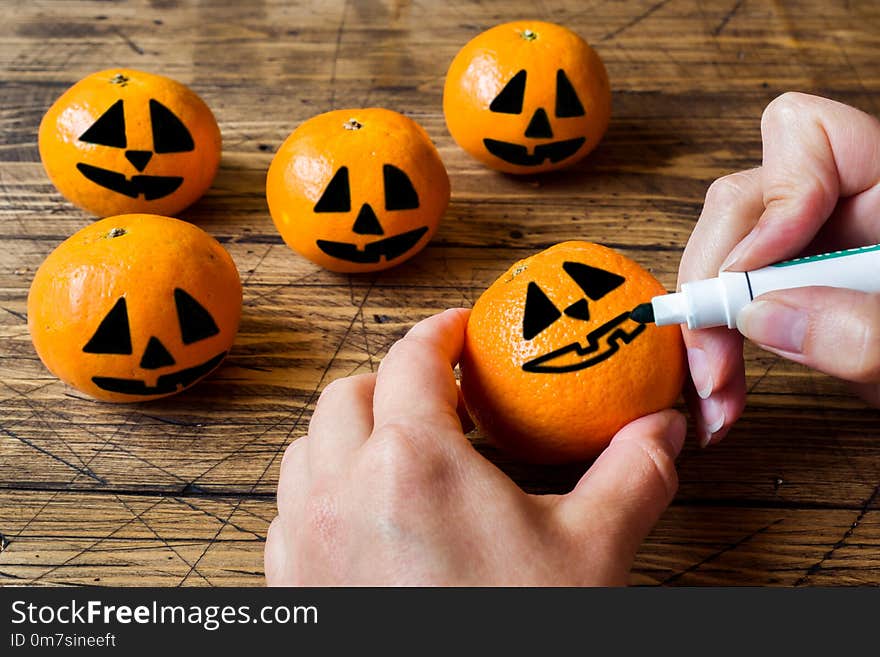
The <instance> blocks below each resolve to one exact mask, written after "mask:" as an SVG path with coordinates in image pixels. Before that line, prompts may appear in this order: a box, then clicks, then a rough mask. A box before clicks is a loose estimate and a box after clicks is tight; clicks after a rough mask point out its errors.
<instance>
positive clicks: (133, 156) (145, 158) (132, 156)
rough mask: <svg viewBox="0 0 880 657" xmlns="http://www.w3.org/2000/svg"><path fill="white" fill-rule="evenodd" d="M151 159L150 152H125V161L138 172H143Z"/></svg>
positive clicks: (151, 154)
mask: <svg viewBox="0 0 880 657" xmlns="http://www.w3.org/2000/svg"><path fill="white" fill-rule="evenodd" d="M152 157H153V153H152V151H125V159H126V160H128V161H129V162H131V163H132V164H133V165H134V168H135V169H137V170H138V171H143V170H144V168H145V167H146V166H147V162H149V161H150V158H152Z"/></svg>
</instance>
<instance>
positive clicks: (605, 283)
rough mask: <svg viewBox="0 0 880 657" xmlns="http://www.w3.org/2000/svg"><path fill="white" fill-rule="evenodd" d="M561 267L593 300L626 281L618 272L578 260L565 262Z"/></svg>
mask: <svg viewBox="0 0 880 657" xmlns="http://www.w3.org/2000/svg"><path fill="white" fill-rule="evenodd" d="M562 268H563V269H564V270H565V273H566V274H568V275H569V276H571V278H572V280H573V281H574V282H575V283H577V284H578V286H579V287H580V288H581V289H582V290H583V291H584V293H585V294H586V295H587V296H588V297H590V298H591V299H592V300H593V301H597V300H599V299H601V298H602V297H604V296H605V295H606V294H608V293H609V292H611V290H614V289H616V288H618V287H620V286H621V285H623V284H624V283H625V282H626V279H625V278H624V277H623V276H620V275H619V274H614V273H612V272H610V271H605V270H604V269H598V268H597V267H590V265H585V264H583V263H580V262H565V263H563V264H562Z"/></svg>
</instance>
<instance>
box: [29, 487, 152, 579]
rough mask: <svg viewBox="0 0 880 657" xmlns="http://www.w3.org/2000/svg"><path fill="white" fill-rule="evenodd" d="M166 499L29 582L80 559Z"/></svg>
mask: <svg viewBox="0 0 880 657" xmlns="http://www.w3.org/2000/svg"><path fill="white" fill-rule="evenodd" d="M164 500H165V498H164V497H163V498H161V499H159V501H158V502H154V503H153V504H151V505H150V506H148V507H147V508H146V509H144V510H143V511H141V512H140V513H139V514H138V515H137V516H135V517H134V518H132V519H131V520H127V521H126V522H124V523H122V524H121V525H119V527H117V528H116V529H114V530H113V531H112V532H110V533H109V534H107V535H106V536H104V537H102V538H99V539H98V540H96V541H95V542H94V543H92V544H91V545H88V546H86V547H84V548H83V549H82V550H79V551H78V552H76V553H75V554H73V555H72V556H70V557H68V558H67V559H65V560H64V561H63V562H61V563H59V564H56V565H54V566H52V567H51V568H49V569H48V570H45V571H43V572H42V573H40V574H39V575H37V576H36V577H34V578H33V579H32V580H30V581H29V582H28V584H36V583H37V582H39V581H40V580H42V579H43V578H44V577H45V576H46V575H48V574H49V573H53V572H55V571H56V570H58V569H59V568H64V567H65V566H67V565H68V564H69V563H70V562H71V561H73V560H74V559H78V558H79V557H81V556H82V555H84V554H86V553H87V552H89V551H90V550H92V549H93V548H94V547H96V546H97V545H100V544H101V543H103V542H104V541H106V540H108V539H111V538H113V535H114V534H116V533H117V532H120V531H122V530H123V529H125V528H126V527H128V526H129V525H130V524H131V523H133V522H134V521H135V520H139V519H140V516H142V515H144V514H145V513H149V512H150V511H152V510H153V509H154V508H155V507H157V506H158V505H159V504H161V503H162V502H163V501H164Z"/></svg>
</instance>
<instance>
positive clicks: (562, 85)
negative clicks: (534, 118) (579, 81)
mask: <svg viewBox="0 0 880 657" xmlns="http://www.w3.org/2000/svg"><path fill="white" fill-rule="evenodd" d="M585 113H586V112H584V106H583V105H581V101H580V99H579V98H578V96H577V93H576V92H575V90H574V87H573V86H572V85H571V82H570V81H569V79H568V76H567V75H565V71H563V70H562V69H559V70H558V71H556V116H557V117H559V118H569V117H572V116H583V115H584V114H585Z"/></svg>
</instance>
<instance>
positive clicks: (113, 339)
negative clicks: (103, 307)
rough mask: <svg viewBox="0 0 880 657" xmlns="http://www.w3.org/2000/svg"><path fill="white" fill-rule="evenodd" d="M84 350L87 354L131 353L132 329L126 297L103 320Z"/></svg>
mask: <svg viewBox="0 0 880 657" xmlns="http://www.w3.org/2000/svg"><path fill="white" fill-rule="evenodd" d="M83 351H84V352H86V353H87V354H131V330H130V329H129V325H128V306H126V304H125V297H122V298H120V299H119V301H117V302H116V304H114V306H113V307H112V308H111V309H110V312H109V313H107V315H106V316H105V317H104V319H102V320H101V324H100V325H99V326H98V330H96V331H95V334H94V335H93V336H92V338H91V339H90V340H89V341H88V342H87V343H86V346H85V347H83Z"/></svg>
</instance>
